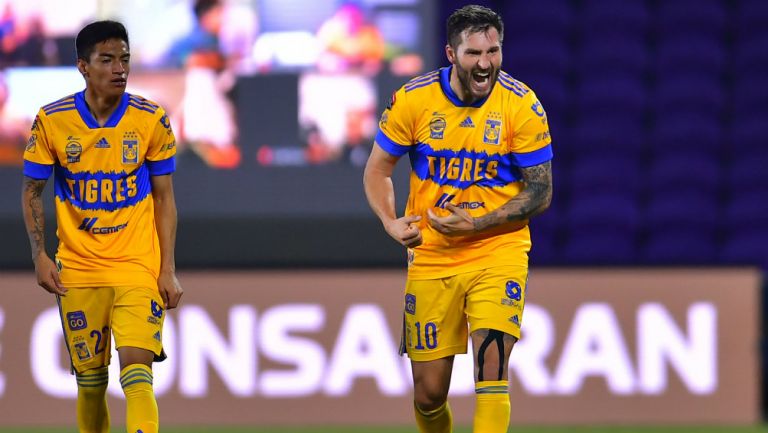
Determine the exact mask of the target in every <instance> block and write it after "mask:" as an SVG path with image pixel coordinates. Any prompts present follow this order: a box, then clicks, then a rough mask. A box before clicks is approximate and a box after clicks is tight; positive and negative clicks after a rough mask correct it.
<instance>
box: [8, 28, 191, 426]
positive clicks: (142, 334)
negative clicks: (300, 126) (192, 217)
mask: <svg viewBox="0 0 768 433" xmlns="http://www.w3.org/2000/svg"><path fill="white" fill-rule="evenodd" d="M76 45H77V69H78V70H79V72H80V74H82V76H83V78H84V79H85V90H83V91H81V92H79V93H75V94H73V95H69V96H66V97H64V98H62V99H59V100H58V101H55V102H52V103H50V104H48V105H45V106H43V107H42V108H41V109H40V111H39V112H38V115H37V117H36V118H35V121H34V123H33V124H32V133H31V135H30V139H29V142H28V144H27V147H26V150H25V152H24V185H23V190H22V208H23V211H24V223H25V225H26V228H27V232H28V234H29V239H30V244H31V247H32V259H33V261H34V264H35V273H36V274H37V281H38V284H39V285H40V286H42V287H43V288H44V289H45V290H47V291H48V292H50V293H52V294H55V295H56V298H57V301H58V304H59V312H60V314H61V321H62V325H63V327H64V335H65V339H66V343H67V347H68V349H69V354H70V357H71V360H72V369H73V371H74V373H75V376H76V379H77V389H78V391H77V422H78V426H79V428H80V432H83V433H85V432H88V433H96V432H99V433H106V432H109V424H110V422H109V411H108V409H107V400H106V390H107V381H108V374H107V366H108V365H109V362H110V346H111V336H112V335H114V339H115V345H116V346H117V352H118V355H119V358H120V384H121V385H122V388H123V391H124V392H125V399H126V408H127V411H126V424H127V430H128V432H129V433H137V432H141V433H156V432H157V431H158V411H157V402H156V400H155V395H154V391H153V388H152V363H153V361H162V360H163V359H164V358H165V353H164V352H163V346H162V327H163V319H164V318H165V314H164V312H165V311H166V310H167V309H171V308H174V307H176V305H177V304H178V302H179V300H180V298H181V295H182V288H181V286H180V284H179V282H178V280H177V279H176V273H175V272H176V271H175V262H174V244H175V240H176V204H175V199H174V194H173V185H172V182H171V173H173V171H174V170H175V159H174V155H175V153H176V147H175V138H174V135H173V132H172V131H171V127H170V123H169V121H168V117H167V116H166V115H165V112H164V110H163V109H162V108H161V107H159V106H158V105H157V104H155V103H154V102H152V101H150V100H147V99H144V98H142V97H141V96H138V95H132V94H129V93H126V91H125V87H126V83H127V79H128V73H129V72H130V51H129V43H128V34H127V32H126V30H125V27H123V25H122V24H120V23H118V22H114V21H98V22H94V23H92V24H89V25H87V26H85V27H84V28H83V29H82V30H81V31H80V33H79V34H78V35H77V39H76ZM51 173H54V184H55V188H54V190H55V202H56V219H57V224H58V231H57V235H58V239H59V246H58V251H57V253H56V256H55V259H54V260H51V258H50V257H49V256H48V254H47V252H46V251H45V241H44V238H43V232H44V230H43V229H44V218H43V204H42V200H41V194H42V191H43V188H44V187H45V184H46V182H47V179H48V178H49V177H50V175H51Z"/></svg>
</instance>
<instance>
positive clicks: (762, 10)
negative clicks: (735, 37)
mask: <svg viewBox="0 0 768 433" xmlns="http://www.w3.org/2000/svg"><path fill="white" fill-rule="evenodd" d="M737 5H738V6H737V10H736V30H737V33H738V34H739V37H740V38H741V39H750V38H753V37H755V36H756V35H765V33H766V32H767V31H768V2H766V1H765V0H741V1H739V2H738V3H737Z"/></svg>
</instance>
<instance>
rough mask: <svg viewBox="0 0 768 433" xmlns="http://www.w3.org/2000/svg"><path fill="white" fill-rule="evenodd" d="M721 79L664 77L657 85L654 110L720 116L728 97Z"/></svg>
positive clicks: (681, 76) (689, 76) (660, 78)
mask: <svg viewBox="0 0 768 433" xmlns="http://www.w3.org/2000/svg"><path fill="white" fill-rule="evenodd" d="M723 87H724V86H723V83H722V81H721V80H717V79H715V78H713V77H708V76H702V75H698V74H692V75H689V74H680V75H662V76H660V77H659V80H658V81H657V84H656V90H655V91H654V94H655V95H656V98H655V100H654V109H655V110H657V111H658V112H661V113H665V112H677V111H685V112H698V113H703V114H705V115H715V116H718V115H721V114H722V113H723V111H724V109H725V101H726V95H725V90H724V89H723Z"/></svg>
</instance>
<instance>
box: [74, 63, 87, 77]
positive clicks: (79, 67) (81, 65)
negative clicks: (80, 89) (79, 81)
mask: <svg viewBox="0 0 768 433" xmlns="http://www.w3.org/2000/svg"><path fill="white" fill-rule="evenodd" d="M77 70H78V71H80V75H82V76H83V77H84V78H87V77H88V63H87V62H86V61H85V60H83V59H77Z"/></svg>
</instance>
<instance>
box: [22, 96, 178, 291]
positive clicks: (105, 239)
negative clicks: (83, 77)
mask: <svg viewBox="0 0 768 433" xmlns="http://www.w3.org/2000/svg"><path fill="white" fill-rule="evenodd" d="M175 153H176V139H175V137H174V135H173V131H172V130H171V125H170V122H169V120H168V117H167V116H166V114H165V111H164V110H163V109H162V108H161V107H159V106H158V105H157V104H155V103H154V102H152V101H150V100H147V99H144V98H142V97H140V96H136V95H131V94H129V93H124V94H123V96H122V98H121V100H120V104H119V105H118V107H117V109H116V110H115V111H114V113H113V114H112V115H111V116H110V118H109V119H108V120H107V122H106V123H105V124H104V126H103V127H102V126H99V124H98V123H97V122H96V120H95V119H94V117H93V115H92V114H91V112H90V111H89V109H88V106H87V104H86V102H85V91H82V92H79V93H75V94H73V95H70V96H67V97H65V98H62V99H60V100H58V101H55V102H52V103H50V104H48V105H45V106H43V107H42V108H41V109H40V111H39V112H38V114H37V117H36V118H35V121H34V123H33V124H32V132H31V135H30V138H29V141H28V142H27V146H26V149H25V152H24V174H25V175H26V176H28V177H31V178H34V179H48V178H49V177H50V175H51V173H52V172H53V173H54V191H55V202H56V222H57V231H56V234H57V236H58V238H59V246H58V251H57V254H56V261H57V265H58V266H59V269H60V276H61V282H62V284H63V285H64V286H65V287H108V286H113V287H116V286H147V287H153V288H155V289H156V288H157V277H158V274H159V271H160V246H159V241H158V237H157V231H156V228H155V217H154V205H153V201H152V188H151V184H150V176H160V175H167V174H170V173H172V172H173V171H174V170H175V168H176V162H175V156H174V155H175Z"/></svg>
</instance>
